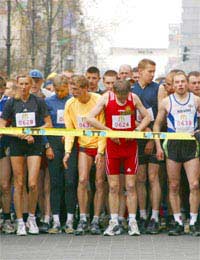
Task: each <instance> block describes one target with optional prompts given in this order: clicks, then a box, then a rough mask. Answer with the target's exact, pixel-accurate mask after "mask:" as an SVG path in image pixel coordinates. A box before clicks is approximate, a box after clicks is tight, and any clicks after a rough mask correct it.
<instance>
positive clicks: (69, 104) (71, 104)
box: [65, 97, 76, 108]
mask: <svg viewBox="0 0 200 260" xmlns="http://www.w3.org/2000/svg"><path fill="white" fill-rule="evenodd" d="M74 103H76V99H75V98H74V97H71V98H69V99H68V100H67V102H66V105H65V107H67V108H69V107H71V106H73V104H74Z"/></svg>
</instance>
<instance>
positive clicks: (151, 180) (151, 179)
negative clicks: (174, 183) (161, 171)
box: [149, 174, 159, 186]
mask: <svg viewBox="0 0 200 260" xmlns="http://www.w3.org/2000/svg"><path fill="white" fill-rule="evenodd" d="M157 182H159V178H158V175H157V174H150V175H149V183H150V186H152V185H154V184H155V183H157Z"/></svg>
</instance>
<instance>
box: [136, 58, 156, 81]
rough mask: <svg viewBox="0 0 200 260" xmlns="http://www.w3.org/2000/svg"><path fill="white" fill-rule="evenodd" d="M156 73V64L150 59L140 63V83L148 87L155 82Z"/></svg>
mask: <svg viewBox="0 0 200 260" xmlns="http://www.w3.org/2000/svg"><path fill="white" fill-rule="evenodd" d="M155 71H156V63H155V62H154V61H152V60H149V59H143V60H141V61H140V62H139V63H138V72H139V81H140V82H142V83H143V84H144V85H148V84H150V83H151V82H152V81H153V78H154V75H155Z"/></svg>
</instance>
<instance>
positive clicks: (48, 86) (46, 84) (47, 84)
mask: <svg viewBox="0 0 200 260" xmlns="http://www.w3.org/2000/svg"><path fill="white" fill-rule="evenodd" d="M44 88H45V89H47V90H49V91H51V92H54V86H53V80H50V79H49V80H47V81H45V82H44Z"/></svg>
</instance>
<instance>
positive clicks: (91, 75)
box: [86, 67, 100, 92]
mask: <svg viewBox="0 0 200 260" xmlns="http://www.w3.org/2000/svg"><path fill="white" fill-rule="evenodd" d="M86 79H87V80H88V82H89V91H91V92H96V91H97V90H98V83H99V80H100V71H99V69H98V68H97V67H89V68H88V69H87V71H86Z"/></svg>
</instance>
